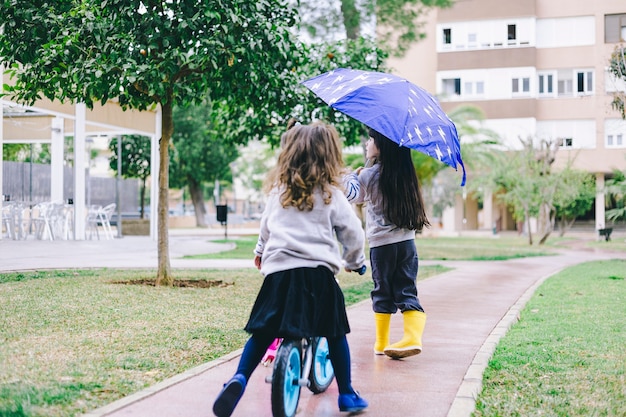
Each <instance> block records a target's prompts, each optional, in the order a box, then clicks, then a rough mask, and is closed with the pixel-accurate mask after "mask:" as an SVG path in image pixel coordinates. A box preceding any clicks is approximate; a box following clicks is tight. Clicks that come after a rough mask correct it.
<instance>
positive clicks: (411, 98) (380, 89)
mask: <svg viewBox="0 0 626 417" xmlns="http://www.w3.org/2000/svg"><path fill="white" fill-rule="evenodd" d="M302 84H304V85H305V86H306V87H307V88H309V89H310V90H311V91H313V92H314V93H315V94H316V95H317V96H318V97H319V98H321V99H322V100H324V102H326V103H327V104H328V105H329V106H331V107H332V108H333V109H335V110H338V111H340V112H342V113H344V114H346V115H348V116H350V117H352V118H353V119H356V120H358V121H359V122H361V123H363V124H365V125H366V126H368V127H371V128H372V129H374V130H376V131H377V132H379V133H381V134H383V135H384V136H386V137H388V138H389V139H391V140H392V141H394V142H396V143H397V144H399V145H400V146H406V147H408V148H411V149H415V150H416V151H419V152H422V153H425V154H426V155H428V156H431V157H433V158H435V159H437V160H439V161H441V162H443V163H445V164H447V165H449V166H451V167H453V168H454V169H457V167H458V165H460V166H461V168H462V169H463V180H462V182H461V185H462V186H463V185H465V179H466V174H465V165H464V164H463V161H462V160H461V145H460V143H459V136H458V134H457V131H456V126H454V123H453V122H452V120H450V118H449V117H448V116H447V115H446V114H445V113H444V111H443V110H442V109H441V107H440V106H439V103H438V102H437V100H436V99H435V98H434V97H433V96H432V95H430V94H429V93H428V92H427V91H426V90H424V89H423V88H421V87H418V86H417V85H415V84H413V83H411V82H410V81H408V80H406V79H404V78H401V77H398V76H396V75H392V74H386V73H383V72H372V71H361V70H355V69H348V68H338V69H335V70H333V71H329V72H326V73H324V74H321V75H318V76H317V77H314V78H310V79H308V80H306V81H303V82H302Z"/></svg>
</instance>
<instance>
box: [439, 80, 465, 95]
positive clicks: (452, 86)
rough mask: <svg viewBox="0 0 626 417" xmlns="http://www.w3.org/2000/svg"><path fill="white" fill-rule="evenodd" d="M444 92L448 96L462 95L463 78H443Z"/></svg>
mask: <svg viewBox="0 0 626 417" xmlns="http://www.w3.org/2000/svg"><path fill="white" fill-rule="evenodd" d="M441 82H442V87H443V88H442V92H443V94H445V95H447V96H454V95H456V96H460V95H461V79H460V78H446V79H443V80H441Z"/></svg>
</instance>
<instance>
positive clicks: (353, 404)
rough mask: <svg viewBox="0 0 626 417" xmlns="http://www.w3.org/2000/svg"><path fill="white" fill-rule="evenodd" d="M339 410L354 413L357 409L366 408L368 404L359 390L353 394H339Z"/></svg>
mask: <svg viewBox="0 0 626 417" xmlns="http://www.w3.org/2000/svg"><path fill="white" fill-rule="evenodd" d="M338 402H339V411H348V412H350V413H354V412H356V411H361V410H365V409H366V408H367V406H368V404H367V401H365V400H364V399H363V398H362V397H361V396H360V395H359V393H358V392H356V391H355V392H353V393H352V394H339V401H338Z"/></svg>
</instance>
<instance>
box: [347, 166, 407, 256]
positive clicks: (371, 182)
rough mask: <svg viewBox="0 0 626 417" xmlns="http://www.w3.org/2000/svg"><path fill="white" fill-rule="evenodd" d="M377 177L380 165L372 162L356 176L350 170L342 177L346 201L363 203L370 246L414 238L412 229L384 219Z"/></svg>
mask: <svg viewBox="0 0 626 417" xmlns="http://www.w3.org/2000/svg"><path fill="white" fill-rule="evenodd" d="M379 177H380V165H378V164H374V166H372V167H371V168H363V169H362V170H361V172H360V173H359V175H358V176H357V174H356V172H352V173H350V174H348V175H346V176H345V178H344V186H345V188H346V196H347V198H348V201H350V202H351V203H355V204H358V203H365V213H366V215H365V223H366V228H365V230H366V235H367V239H368V241H369V245H370V248H375V247H377V246H383V245H389V244H392V243H397V242H404V241H406V240H412V239H415V231H414V230H409V229H402V228H399V227H398V226H396V225H395V224H393V223H391V222H389V221H387V219H385V215H384V212H383V199H382V194H381V193H380V189H379V186H378V179H379Z"/></svg>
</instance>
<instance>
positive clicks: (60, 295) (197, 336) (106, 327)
mask: <svg viewBox="0 0 626 417" xmlns="http://www.w3.org/2000/svg"><path fill="white" fill-rule="evenodd" d="M227 242H229V243H234V245H233V247H234V249H232V250H231V251H228V252H224V253H222V254H220V255H219V256H221V257H224V258H237V257H240V258H251V257H252V249H253V247H254V245H255V243H256V237H254V238H253V237H248V238H241V239H229V240H228V241H227ZM416 243H417V247H418V252H419V254H420V258H421V259H437V256H438V255H437V254H438V253H439V254H443V255H445V257H446V259H480V260H485V259H504V258H508V257H519V256H522V255H523V254H525V253H527V254H528V255H526V256H537V255H543V254H546V253H549V251H552V250H554V248H551V247H545V248H543V247H542V248H537V247H532V248H529V247H527V245H525V244H524V243H523V242H519V241H515V239H513V240H512V241H511V242H509V241H508V240H503V239H491V238H489V239H480V238H479V239H470V238H458V239H455V238H445V239H444V238H440V239H431V238H428V239H426V238H421V237H420V238H418V239H417V241H416ZM206 256H207V257H208V256H214V255H206ZM439 256H442V255H439ZM620 267H621V268H622V275H621V276H620V275H619V273H618V271H619V268H620ZM617 268H618V269H617V270H616V271H617V272H613V273H611V274H612V275H611V276H612V277H613V278H610V277H604V278H602V277H597V278H594V279H582V280H579V279H573V278H571V279H569V278H568V279H565V281H569V280H571V281H572V282H578V281H581V282H580V285H581V287H580V288H578V287H577V288H576V289H575V290H574V289H570V290H569V292H566V293H556V294H555V295H554V296H553V297H551V298H550V300H554V302H552V303H547V304H546V305H543V304H541V306H540V307H539V310H538V312H533V311H531V310H529V311H530V312H526V313H524V314H525V316H524V317H523V320H522V322H521V323H520V324H522V323H524V318H526V317H543V316H546V317H547V318H551V317H553V316H554V317H555V318H556V319H557V322H556V323H555V324H552V325H551V326H550V327H543V326H544V325H547V319H546V320H541V321H539V322H538V323H535V324H534V325H533V326H527V327H521V330H519V331H520V332H521V333H522V334H523V333H524V332H525V331H528V332H530V331H532V333H529V335H527V336H523V335H522V336H521V337H526V339H530V340H531V341H532V343H541V344H540V345H539V346H541V350H542V351H543V350H548V351H549V349H550V348H551V346H552V344H555V346H557V348H558V349H559V351H558V352H560V350H563V349H565V345H563V344H557V343H556V342H560V341H559V340H556V341H554V340H551V339H548V340H547V341H542V342H537V341H536V340H538V339H539V337H540V336H542V335H543V336H545V335H552V334H556V333H555V329H553V328H552V326H555V327H559V326H560V327H563V328H567V329H572V330H571V332H572V333H571V336H570V338H575V335H576V331H577V330H580V331H584V329H583V328H582V327H581V326H582V324H581V323H579V321H580V319H579V318H578V317H577V315H576V314H556V313H558V312H560V311H561V310H562V309H565V308H566V307H567V308H568V309H570V310H571V308H570V306H569V304H570V303H563V302H562V301H563V300H568V298H567V297H569V299H571V300H574V301H579V300H581V299H584V300H588V301H587V302H588V303H589V305H593V303H594V302H596V303H602V304H603V305H605V304H606V305H610V306H612V307H611V308H612V309H613V310H614V312H615V314H618V313H619V314H621V318H620V319H619V320H615V323H616V324H615V326H621V327H620V328H621V329H623V328H624V322H623V318H624V316H626V315H625V314H624V309H623V306H624V305H626V304H625V303H624V294H623V292H620V291H621V289H623V286H624V284H623V282H624V280H623V271H624V270H625V269H626V268H624V264H623V263H622V264H620V265H619V266H618V267H617ZM445 270H447V269H446V268H444V267H442V266H440V265H428V266H426V265H423V266H421V267H420V272H419V276H418V279H425V278H427V277H429V276H431V275H434V274H438V273H441V272H444V271H445ZM174 274H175V278H176V279H177V280H187V279H190V280H209V281H215V282H219V281H221V282H222V284H221V285H218V286H213V287H210V288H180V287H172V288H162V287H151V286H146V285H124V284H115V283H114V282H116V281H129V280H141V279H153V278H154V276H155V271H153V270H115V269H97V270H81V271H72V270H63V271H39V272H37V271H31V272H18V273H10V274H0V300H2V302H1V303H0V417H9V416H10V417H35V416H36V417H39V416H41V417H43V416H46V417H48V416H50V417H61V416H63V417H65V416H75V415H78V414H81V413H85V412H87V411H89V410H93V409H95V408H98V407H101V406H103V405H106V404H108V403H110V402H112V401H115V400H117V399H119V398H122V397H124V396H127V395H129V394H132V393H134V392H137V391H139V390H141V389H144V388H146V387H148V386H151V385H154V384H155V383H157V382H159V381H162V380H164V379H166V378H169V377H171V376H174V375H176V374H178V373H180V372H183V371H185V370H188V369H190V368H193V367H195V366H197V365H200V364H202V363H205V362H207V361H210V360H213V359H216V358H219V357H221V356H223V355H224V354H227V353H229V352H232V351H234V350H237V349H239V348H241V347H242V346H243V344H244V342H245V340H246V339H247V334H246V333H245V332H243V330H241V329H242V327H243V326H244V324H245V322H246V320H247V318H248V314H249V310H250V308H251V306H252V302H253V300H254V298H255V297H256V294H257V292H258V289H259V287H260V285H261V282H262V277H261V275H260V274H259V272H258V271H257V270H256V269H254V268H247V269H239V270H209V269H207V270H174ZM581 274H583V275H584V276H585V277H587V276H591V275H590V274H588V273H587V272H586V271H582V272H574V273H572V274H570V275H569V276H571V277H577V276H578V275H581ZM338 279H339V282H340V285H341V287H342V289H343V291H344V294H345V297H346V302H347V303H348V304H352V303H356V302H359V301H361V300H364V299H367V298H368V297H369V291H370V289H371V275H370V272H369V271H368V272H367V273H366V274H365V275H364V276H359V275H358V274H355V273H345V272H342V273H341V274H339V276H338ZM551 281H552V279H550V280H548V281H547V283H546V284H544V285H547V284H548V283H550V282H551ZM561 281H563V280H562V279H561ZM561 281H559V285H556V287H557V288H556V289H558V287H560V286H561V285H564V284H563V282H561ZM596 281H597V282H601V283H602V285H601V288H602V289H604V290H605V291H607V292H608V293H609V295H610V296H612V297H614V300H613V301H611V297H608V299H607V297H606V294H603V293H602V291H598V290H597V289H595V290H593V291H591V290H590V288H587V287H585V285H591V283H594V282H596ZM543 288H544V287H542V291H541V292H542V294H543V295H542V296H541V297H542V298H540V299H539V300H538V302H541V301H544V300H547V298H545V297H547V294H551V293H550V292H548V291H545V290H544V289H543ZM556 289H555V290H554V291H556ZM578 293H581V294H584V297H583V296H578ZM566 296H567V297H566ZM535 298H536V297H535ZM534 300H535V299H533V301H534ZM620 300H621V304H619V303H618V301H620ZM609 301H611V302H612V304H607V303H608V302H609ZM607 308H608V307H607ZM620 308H621V310H620ZM535 309H536V307H535ZM570 310H568V311H570ZM596 310H597V311H595V310H594V311H593V314H594V319H593V320H594V322H595V321H597V320H599V317H600V316H596V315H597V314H600V313H599V312H606V309H605V308H600V309H596ZM571 311H573V312H576V308H574V309H573V310H571ZM584 311H586V310H584ZM620 320H621V321H620ZM597 328H598V329H600V328H601V327H600V326H597ZM616 328H617V327H616ZM535 333H536V334H535ZM583 333H584V332H583ZM544 334H545V335H544ZM603 334H605V335H606V337H607V338H605V339H602V340H603V342H602V343H603V345H602V347H600V348H594V349H595V350H593V352H594V354H595V352H599V351H601V350H602V349H604V346H606V347H609V346H611V351H608V350H606V352H605V356H604V357H605V359H606V360H607V361H609V362H610V361H614V360H615V359H616V358H617V359H620V360H622V367H621V368H620V367H619V363H618V365H615V364H613V366H612V368H611V365H607V369H614V370H615V371H616V372H621V376H619V375H620V374H619V373H618V374H616V375H617V376H616V378H617V377H620V378H621V382H622V385H621V386H619V387H615V385H614V382H615V381H616V379H615V378H613V379H603V380H601V381H598V383H597V385H600V386H602V384H604V385H606V386H607V388H604V389H605V391H606V390H608V392H609V393H611V394H610V395H614V394H615V395H614V396H615V397H616V398H618V399H620V398H621V399H623V397H624V395H623V394H624V388H623V387H624V384H623V382H624V381H623V379H624V372H623V359H624V357H623V354H622V356H619V355H620V354H621V352H614V351H612V349H613V346H614V345H615V339H618V338H619V336H620V335H621V336H622V337H621V338H620V339H619V342H620V343H621V344H623V333H621V334H615V333H610V332H609V333H603ZM598 340H599V339H598ZM528 343H529V344H530V342H528ZM583 343H587V342H586V341H581V342H580V344H579V345H576V346H579V347H581V348H582V346H583ZM569 344H571V341H570V342H568V344H567V346H569ZM558 352H557V353H558ZM536 355H537V356H538V355H539V353H536ZM551 355H553V357H556V356H555V355H556V353H551ZM578 358H579V362H574V361H572V362H566V364H569V365H570V366H575V367H576V366H577V367H581V366H582V365H581V364H585V363H587V362H588V361H590V358H589V356H584V355H580V354H579V356H578ZM538 359H539V358H538ZM541 359H542V360H543V361H544V362H545V361H547V359H546V358H544V357H541ZM494 360H496V358H494ZM568 361H569V359H568ZM529 362H530V361H526V360H525V363H529ZM546 363H548V362H546ZM517 367H518V368H520V372H521V374H520V376H519V377H518V378H520V380H523V379H524V378H526V379H528V380H531V379H537V375H536V372H535V371H534V370H532V368H531V367H529V366H528V365H521V366H517ZM514 368H515V367H514ZM594 369H595V370H596V371H598V373H599V372H601V371H603V369H600V368H599V367H596V368H594ZM620 369H621V371H620ZM525 372H526V373H525ZM559 372H560V371H559ZM557 373H558V372H557ZM542 375H543V374H542ZM586 377H587V378H588V377H589V375H587V376H586ZM555 378H557V379H558V376H557V377H555ZM539 381H541V379H539ZM592 382H594V383H595V381H592ZM496 386H503V387H505V388H506V387H507V385H506V383H503V384H499V383H496ZM583 387H587V385H585V384H582V383H581V384H578V385H577V386H576V390H578V393H579V394H582V393H583V392H582V389H583ZM587 388H588V387H587ZM594 389H600V388H594ZM620 390H621V394H620V395H621V396H620V395H617V394H619V392H620ZM508 391H509V393H508V395H511V396H513V397H514V396H515V395H516V394H515V393H516V392H517V391H518V387H517V386H515V387H514V389H513V388H512V385H509V386H508ZM551 392H552V394H551V395H553V398H552V399H553V401H557V399H558V397H560V396H561V395H563V390H560V391H559V390H553V391H551ZM616 393H617V394H616ZM506 394H507V389H504V390H503V392H502V393H499V394H498V400H496V401H494V402H495V403H497V402H499V401H500V402H501V401H505V402H508V401H511V400H510V399H508V398H506V397H505V395H506ZM584 394H585V395H588V394H587V393H586V392H584ZM594 401H599V402H600V404H606V403H607V401H609V400H606V399H605V400H604V403H602V402H601V400H598V399H596V398H595V396H594ZM491 403H492V402H491V400H488V401H486V402H485V404H491ZM614 408H615V407H614V406H613V409H614ZM620 410H621V409H620ZM497 413H498V412H496V413H495V414H494V413H491V414H488V413H486V414H484V415H493V416H495V415H508V414H507V413H504V414H502V413H501V414H497ZM521 415H524V414H521ZM526 415H533V414H532V413H531V414H526ZM534 415H538V413H537V414H534ZM554 415H557V414H554ZM560 415H567V414H560ZM569 415H575V414H569ZM590 415H591V414H590ZM597 415H612V414H602V413H599V414H597Z"/></svg>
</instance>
